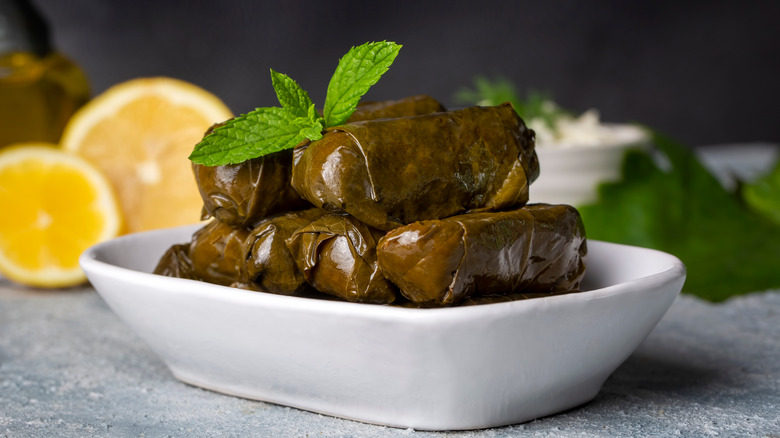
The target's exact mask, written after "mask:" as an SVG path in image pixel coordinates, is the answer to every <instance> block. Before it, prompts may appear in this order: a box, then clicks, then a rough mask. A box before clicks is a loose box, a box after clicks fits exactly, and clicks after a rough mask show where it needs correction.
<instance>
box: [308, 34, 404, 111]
mask: <svg viewBox="0 0 780 438" xmlns="http://www.w3.org/2000/svg"><path fill="white" fill-rule="evenodd" d="M400 50H401V46H400V45H398V44H395V43H392V42H387V41H382V42H375V43H366V44H363V45H362V46H358V47H353V48H352V49H350V51H349V52H348V53H347V54H346V55H344V57H343V58H341V60H340V61H339V65H338V66H337V67H336V72H335V73H333V77H332V78H331V80H330V83H329V84H328V93H327V96H326V97H325V107H324V110H323V116H324V118H325V126H336V125H341V124H342V123H344V122H346V121H347V119H348V118H349V116H351V115H352V113H353V112H355V108H357V104H358V102H359V101H360V98H361V97H363V95H364V94H366V92H367V91H368V89H369V88H370V87H371V86H372V85H374V84H376V83H377V81H378V80H379V78H381V77H382V75H383V74H384V73H385V72H386V71H387V70H388V69H389V68H390V65H392V63H393V61H394V60H395V57H396V56H398V52H399V51H400Z"/></svg>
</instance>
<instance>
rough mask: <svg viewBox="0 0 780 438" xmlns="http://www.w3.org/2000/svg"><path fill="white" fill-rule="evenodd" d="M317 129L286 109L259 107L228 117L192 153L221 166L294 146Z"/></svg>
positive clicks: (194, 157) (208, 163) (195, 158)
mask: <svg viewBox="0 0 780 438" xmlns="http://www.w3.org/2000/svg"><path fill="white" fill-rule="evenodd" d="M319 126H320V127H319V128H317V127H316V126H315V125H314V124H313V123H312V121H311V120H309V118H308V111H307V116H306V117H297V116H296V115H295V114H293V113H291V112H290V111H288V110H286V109H284V108H275V107H274V108H258V109H256V110H254V111H252V112H250V113H248V114H244V115H241V116H239V117H236V118H234V119H231V120H228V121H227V122H226V123H225V124H224V125H223V126H220V127H218V128H216V129H215V130H214V131H212V132H211V134H209V135H207V136H206V137H204V138H203V139H202V140H201V141H200V142H199V143H198V144H197V145H195V150H194V151H193V152H192V154H191V155H190V157H189V158H190V160H192V162H193V163H197V164H203V165H206V166H222V165H225V164H235V163H241V162H243V161H246V160H249V159H252V158H257V157H260V156H263V155H266V154H271V153H274V152H279V151H282V150H285V149H290V148H293V147H295V145H297V144H298V143H300V142H301V141H303V140H304V139H305V138H306V134H310V132H311V130H312V129H319V130H321V129H322V128H321V126H322V125H321V124H320V125H319Z"/></svg>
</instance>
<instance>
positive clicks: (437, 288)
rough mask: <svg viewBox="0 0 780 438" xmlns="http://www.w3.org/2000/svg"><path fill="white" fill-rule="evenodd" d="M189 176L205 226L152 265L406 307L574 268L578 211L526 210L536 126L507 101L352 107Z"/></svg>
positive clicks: (528, 290) (470, 296) (511, 289)
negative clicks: (271, 149) (300, 137)
mask: <svg viewBox="0 0 780 438" xmlns="http://www.w3.org/2000/svg"><path fill="white" fill-rule="evenodd" d="M193 172H194V174H195V179H196V181H197V184H198V187H199V189H200V192H201V195H202V197H203V203H204V207H203V218H204V219H205V218H209V217H212V218H214V219H213V220H212V221H211V222H209V223H208V224H207V225H205V226H204V227H203V228H201V229H200V230H198V231H197V232H196V233H195V234H194V235H193V237H192V241H191V242H189V243H183V244H178V245H174V246H173V247H171V248H170V249H169V250H168V251H167V252H166V253H165V255H164V256H163V257H162V258H161V260H160V262H159V263H158V266H157V268H156V269H155V273H157V274H162V275H168V276H173V277H181V278H189V279H195V280H201V281H206V282H210V283H215V284H220V285H226V286H233V287H240V288H244V289H250V290H256V291H264V292H270V293H275V294H283V295H295V296H305V297H319V298H328V299H340V300H346V301H351V302H361V303H374V304H395V305H402V306H410V307H442V306H454V305H468V304H482V303H489V302H497V301H508V300H514V299H523V298H529V297H534V296H540V295H549V294H558V293H566V292H573V291H576V290H578V288H579V284H580V281H581V280H582V277H583V275H584V271H585V258H586V252H587V250H586V242H585V232H584V228H583V225H582V221H581V219H580V216H579V213H578V212H577V210H575V209H574V208H573V207H570V206H567V205H547V204H533V205H526V204H527V202H528V192H529V186H530V185H531V183H532V182H533V181H534V180H535V179H536V177H537V176H538V174H539V163H538V160H537V157H536V152H535V150H534V132H533V131H532V130H530V129H528V128H527V127H526V126H525V124H524V123H523V121H522V119H520V117H518V115H517V114H516V113H515V111H514V109H513V108H512V107H511V105H509V104H503V105H499V106H496V107H472V108H465V109H460V110H455V111H446V110H445V109H444V107H443V106H442V105H441V104H440V103H439V102H437V101H436V100H434V99H432V98H430V97H427V96H414V97H410V98H406V99H401V100H398V101H385V102H374V103H367V104H361V105H359V106H358V110H357V111H356V112H355V114H353V116H352V117H351V118H350V120H349V121H348V122H347V123H346V124H344V125H341V126H336V127H332V128H328V129H327V130H326V131H325V132H324V135H323V138H322V139H320V140H318V141H314V142H309V141H304V142H303V143H301V144H300V145H298V146H297V147H296V148H295V149H293V150H287V151H282V152H278V153H275V154H270V155H266V156H264V157H260V158H255V159H252V160H248V161H245V162H243V163H240V164H235V165H226V166H215V167H207V166H202V165H193Z"/></svg>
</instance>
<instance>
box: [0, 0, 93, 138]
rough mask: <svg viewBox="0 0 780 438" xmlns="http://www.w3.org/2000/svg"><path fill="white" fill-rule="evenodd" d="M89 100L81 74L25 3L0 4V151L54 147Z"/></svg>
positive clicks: (15, 0) (6, 1)
mask: <svg viewBox="0 0 780 438" xmlns="http://www.w3.org/2000/svg"><path fill="white" fill-rule="evenodd" d="M88 99H89V84H88V82H87V78H86V76H85V75H84V73H83V72H82V71H81V69H80V68H79V67H78V66H77V65H76V64H74V63H73V62H72V61H71V60H69V59H68V58H66V57H65V56H63V55H61V54H59V53H57V52H56V51H55V50H54V49H53V48H52V46H51V42H50V39H49V32H48V27H47V25H46V22H45V21H44V20H43V18H42V17H41V15H40V14H39V13H38V11H36V10H35V8H34V7H33V5H32V4H31V3H30V2H29V1H27V0H0V148H3V147H5V146H7V145H9V144H11V143H16V142H28V141H45V142H53V143H56V142H57V141H59V138H60V135H61V134H62V130H63V129H64V127H65V124H66V122H67V121H68V119H69V118H70V116H71V115H72V114H73V113H74V112H75V111H76V110H77V109H78V108H79V107H80V106H81V105H83V104H84V103H86V102H87V100H88Z"/></svg>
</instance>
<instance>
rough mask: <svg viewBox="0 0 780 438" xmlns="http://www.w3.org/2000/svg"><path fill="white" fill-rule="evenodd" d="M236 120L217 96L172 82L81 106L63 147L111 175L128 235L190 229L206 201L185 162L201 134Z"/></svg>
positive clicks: (155, 81) (141, 85)
mask: <svg viewBox="0 0 780 438" xmlns="http://www.w3.org/2000/svg"><path fill="white" fill-rule="evenodd" d="M232 116H233V114H232V113H231V112H230V110H229V109H228V107H227V106H226V105H225V104H224V103H223V102H222V101H221V100H220V99H219V98H217V97H216V96H214V95H213V94H211V93H209V92H208V91H206V90H204V89H202V88H200V87H197V86H195V85H193V84H190V83H187V82H184V81H180V80H177V79H171V78H144V79H134V80H130V81H128V82H124V83H121V84H119V85H115V86H113V87H111V88H109V89H108V90H106V91H105V92H103V93H102V94H100V95H99V96H97V97H96V98H95V99H93V100H92V101H91V102H89V103H88V104H87V105H85V106H84V107H82V108H81V109H80V110H79V111H78V112H76V114H74V116H73V117H72V118H71V120H70V122H69V123H68V125H67V126H66V128H65V132H64V133H63V137H62V140H61V144H62V147H63V148H64V149H65V150H67V151H70V152H75V153H77V154H78V155H80V156H82V157H84V158H86V159H87V160H89V161H90V162H92V163H93V164H95V165H96V166H97V167H99V168H100V169H102V171H103V172H104V173H105V174H106V176H108V178H109V180H110V181H111V183H112V184H113V186H114V188H115V190H116V193H117V196H118V197H119V202H120V205H121V208H122V212H123V214H124V218H125V224H126V232H136V231H142V230H149V229H155V228H166V227H173V226H177V225H183V224H190V223H193V222H197V221H198V220H199V219H200V211H201V207H202V205H203V201H202V199H201V197H200V194H199V192H198V188H197V186H196V183H195V179H194V177H193V175H192V169H191V166H190V162H189V160H188V159H187V157H188V156H189V155H190V153H191V152H192V150H193V148H194V147H195V144H196V143H197V142H198V141H200V139H201V138H202V137H203V133H204V132H205V131H206V130H207V129H208V128H209V127H210V126H211V125H212V124H214V123H218V122H223V121H225V120H227V119H229V118H231V117H232Z"/></svg>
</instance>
